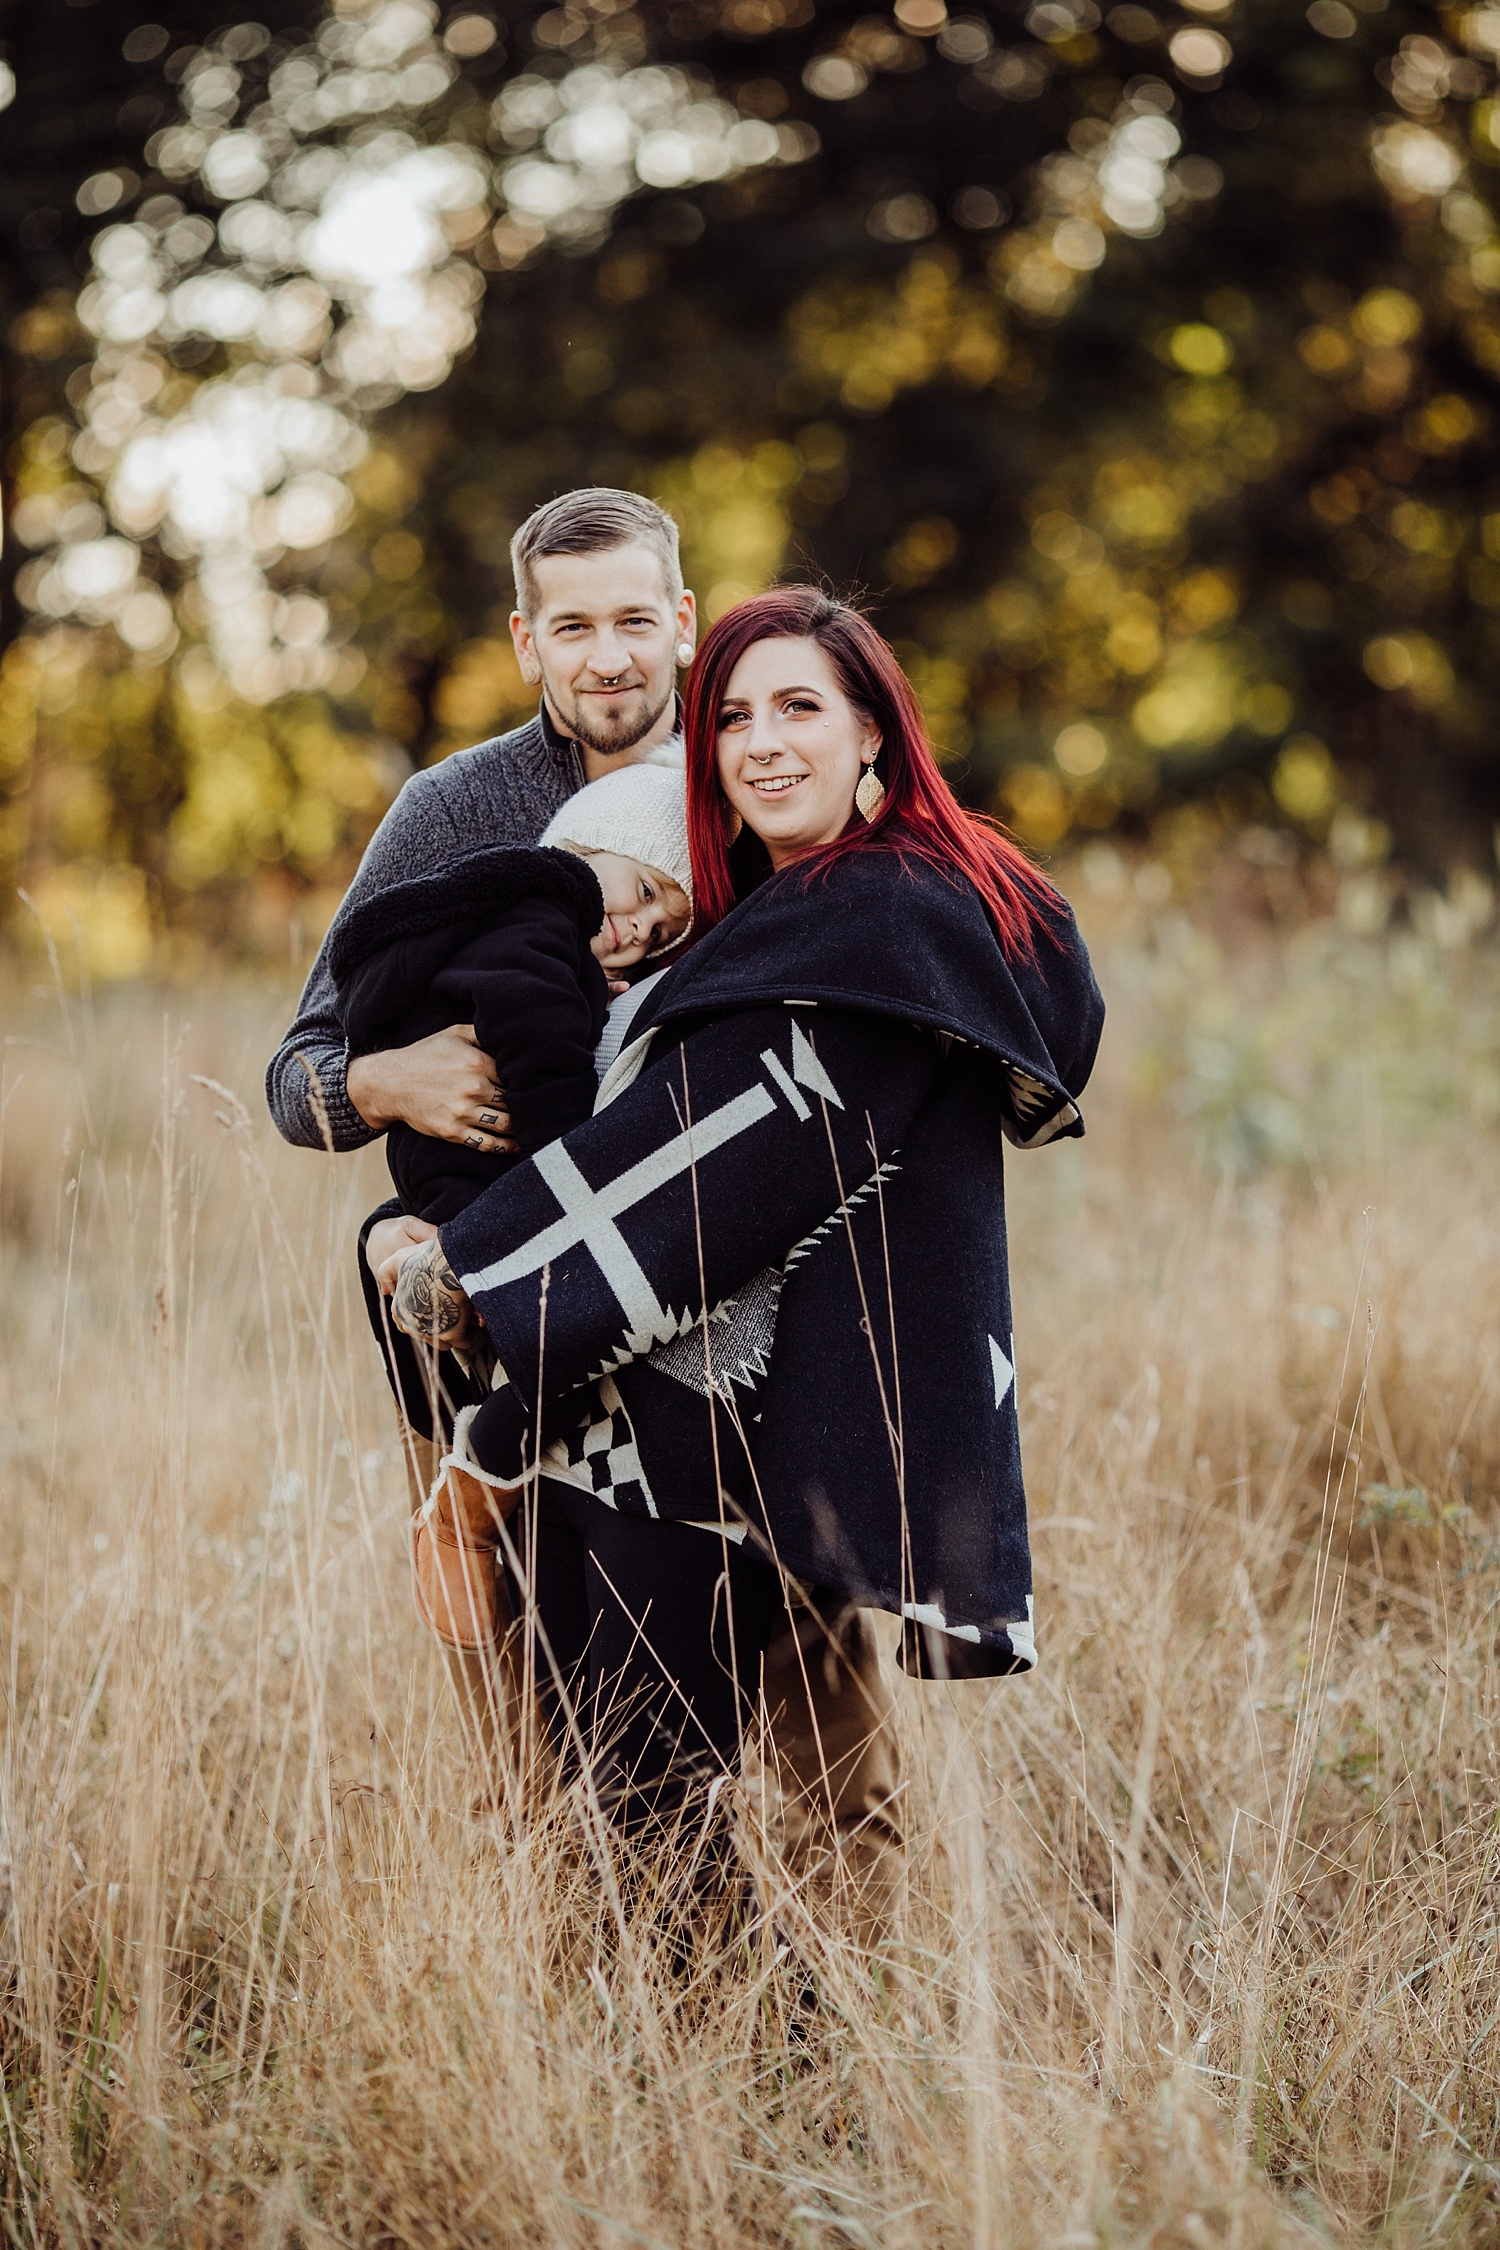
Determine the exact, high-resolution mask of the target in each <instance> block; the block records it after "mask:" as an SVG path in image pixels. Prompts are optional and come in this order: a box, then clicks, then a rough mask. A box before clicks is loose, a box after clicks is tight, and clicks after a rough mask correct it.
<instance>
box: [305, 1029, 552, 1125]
mask: <svg viewBox="0 0 1500 2250" xmlns="http://www.w3.org/2000/svg"><path fill="white" fill-rule="evenodd" d="M346 1083H347V1085H348V1089H349V1099H350V1101H351V1102H353V1104H354V1106H355V1108H356V1109H357V1110H358V1111H359V1114H360V1116H361V1117H362V1118H363V1119H364V1121H365V1123H366V1124H367V1125H369V1126H371V1127H372V1128H373V1130H374V1131H375V1132H377V1133H383V1132H384V1131H385V1128H386V1127H387V1125H394V1124H395V1123H396V1121H397V1119H398V1118H399V1119H400V1120H401V1122H402V1123H403V1124H405V1125H410V1126H411V1127H412V1128H413V1130H414V1131H416V1132H418V1133H425V1134H426V1135H427V1137H428V1139H429V1140H434V1141H452V1142H453V1143H454V1145H455V1146H456V1147H458V1148H473V1149H478V1150H479V1151H480V1153H481V1154H482V1155H484V1156H493V1155H494V1154H495V1153H496V1152H497V1151H498V1150H500V1149H509V1148H514V1147H515V1142H514V1141H512V1140H510V1139H508V1138H507V1135H508V1134H509V1132H510V1113H509V1111H508V1110H507V1108H506V1106H505V1089H504V1087H503V1086H502V1085H501V1084H500V1081H499V1080H498V1079H497V1078H496V1076H495V1065H494V1063H493V1062H492V1061H491V1060H490V1057H489V1056H488V1055H486V1054H485V1053H483V1052H482V1050H481V1049H480V1047H479V1044H478V1042H477V1041H476V1039H475V1037H474V1026H473V1025H472V1024H471V1023H459V1024H452V1025H450V1027H449V1028H448V1029H447V1030H446V1031H434V1032H433V1033H432V1034H431V1036H430V1037H429V1038H426V1039H418V1040H417V1041H416V1042H415V1043H414V1044H413V1045H412V1046H410V1047H390V1048H387V1049H386V1051H385V1053H384V1054H379V1055H358V1056H356V1057H355V1059H354V1061H353V1062H351V1063H350V1065H349V1075H348V1079H347V1081H346Z"/></svg>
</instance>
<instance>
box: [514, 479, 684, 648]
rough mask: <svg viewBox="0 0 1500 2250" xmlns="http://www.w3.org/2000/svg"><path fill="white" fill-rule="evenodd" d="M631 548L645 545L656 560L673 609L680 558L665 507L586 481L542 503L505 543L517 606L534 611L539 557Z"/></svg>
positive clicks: (524, 613)
mask: <svg viewBox="0 0 1500 2250" xmlns="http://www.w3.org/2000/svg"><path fill="white" fill-rule="evenodd" d="M633 546H642V547H649V548H650V549H651V551H652V553H653V554H655V555H656V556H658V557H659V558H660V561H661V568H662V577H663V579H664V580H665V582H666V589H667V599H668V600H669V601H670V602H671V603H672V604H673V606H674V607H675V606H676V604H677V602H678V601H679V600H680V599H681V597H682V562H681V559H680V557H679V555H678V551H677V526H676V524H675V523H674V522H673V520H672V518H671V517H670V516H669V515H668V514H667V511H666V509H665V508H658V506H657V505H656V502H655V501H654V500H647V499H645V498H644V497H643V495H642V494H640V493H639V492H622V491H620V490H618V489H617V487H615V486H614V485H609V484H590V485H585V486H583V488H582V489H581V490H580V491H578V492H564V493H561V494H559V496H558V498H557V499H556V500H548V501H546V502H545V503H544V504H543V506H541V507H540V508H538V509H537V510H536V511H535V513H534V514H532V515H529V516H528V517H527V518H526V521H525V522H524V523H523V524H522V526H521V528H520V530H519V531H518V532H517V533H516V535H515V537H514V539H512V541H511V543H510V567H511V571H512V573H513V575H514V577H515V582H516V607H517V609H518V610H519V611H520V612H521V615H522V616H523V617H525V618H530V617H532V616H533V615H534V614H535V612H536V606H537V600H538V593H537V583H536V573H535V569H534V567H533V566H534V565H535V564H536V562H537V561H538V560H539V559H540V557H541V556H543V555H599V554H603V553H605V551H606V550H607V549H608V548H610V547H633Z"/></svg>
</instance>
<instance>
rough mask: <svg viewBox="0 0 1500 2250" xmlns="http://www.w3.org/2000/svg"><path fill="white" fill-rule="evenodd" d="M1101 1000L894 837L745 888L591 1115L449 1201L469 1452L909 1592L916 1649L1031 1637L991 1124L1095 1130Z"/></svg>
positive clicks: (835, 1579)
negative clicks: (1085, 1116) (823, 867)
mask: <svg viewBox="0 0 1500 2250" xmlns="http://www.w3.org/2000/svg"><path fill="white" fill-rule="evenodd" d="M1103 1013H1104V1010H1103V1003H1102V1001H1101V999H1100V997H1099V991H1098V987H1097V986H1096V984H1095V982H1094V978H1093V974H1092V971H1091V969H1090V967H1089V962H1088V956H1087V954H1086V952H1085V950H1084V947H1083V944H1082V941H1081V940H1080V938H1079V936H1078V933H1077V930H1076V928H1075V925H1074V922H1073V918H1072V915H1071V913H1070V912H1069V910H1068V908H1067V907H1066V905H1065V904H1064V903H1063V901H1062V900H1061V899H1058V900H1057V901H1056V903H1055V906H1053V907H1052V908H1051V909H1050V910H1049V912H1048V915H1047V918H1046V922H1045V926H1044V927H1043V928H1042V929H1040V930H1039V931H1038V933H1037V936H1036V944H1035V952H1034V957H1033V958H1032V959H1031V960H1029V961H1028V960H1017V959H1012V958H1008V957H1007V956H1006V954H1005V953H1004V952H1003V951H1002V949H1001V946H1000V944H999V942H998V940H997V938H996V935H995V932H994V928H993V926H992V924H991V922H990V920H989V917H988V915H987V914H986V912H985V910H984V907H983V904H982V902H981V900H980V899H979V897H978V894H977V893H976V892H975V891H974V890H973V889H972V887H971V886H970V885H969V884H968V883H967V882H965V881H960V880H957V879H949V878H947V877H945V876H944V875H943V874H941V873H939V872H938V871H937V870H935V869H933V868H931V867H929V866H927V865H926V864H924V863H923V862H921V861H915V860H911V859H902V858H898V857H897V855H896V854H895V853H893V852H889V851H878V850H870V851H864V852H859V853H853V854H850V855H848V856H847V857H846V858H844V859H843V860H841V861H839V862H838V863H836V865H835V866H834V867H833V868H832V869H831V870H830V871H828V872H827V873H825V874H823V875H821V876H817V877H813V878H811V879H809V878H808V877H807V876H806V875H805V874H804V873H802V872H801V871H799V870H797V869H790V870H787V871H785V872H783V873H782V874H781V875H779V876H775V877H773V878H771V879H770V880H769V881H767V882H766V883H764V884H763V885H762V886H761V887H760V888H759V889H758V890H756V891H754V892H753V893H752V894H751V895H750V896H749V897H748V898H747V899H745V900H744V901H743V902H742V903H741V904H740V905H739V906H738V907H736V909H735V910H734V912H733V913H732V914H730V915H729V916H728V917H727V918H726V919H725V920H724V921H723V922H722V923H720V924H719V925H718V926H717V927H716V928H715V929H713V930H711V931H710V932H709V933H708V934H707V935H706V936H705V937H704V938H703V939H702V940H701V941H700V942H699V943H698V944H697V945H696V946H695V947H694V948H693V950H692V952H691V953H689V954H688V955H687V957H686V958H685V959H684V960H683V961H682V962H681V963H680V964H679V965H678V966H677V967H675V968H674V969H673V970H671V971H670V972H669V973H668V975H666V976H665V977H664V978H663V979H662V981H661V983H660V985H659V986H658V987H657V988H656V989H655V991H654V992H653V993H652V994H651V996H650V998H649V1000H648V1001H647V1002H646V1003H645V1005H644V1006H643V1008H642V1011H641V1014H640V1016H639V1017H638V1018H637V1022H636V1025H635V1027H633V1028H634V1030H635V1033H636V1036H635V1037H634V1038H633V1040H632V1042H631V1045H630V1046H629V1047H628V1048H627V1049H626V1050H625V1052H624V1053H623V1054H622V1055H621V1056H620V1058H619V1060H618V1061H617V1062H616V1064H615V1066H614V1068H613V1070H612V1071H611V1073H610V1075H609V1077H608V1078H606V1080H605V1084H604V1087H603V1089H602V1091H601V1096H600V1102H601V1107H600V1108H599V1109H598V1110H597V1111H596V1113H595V1115H594V1116H593V1117H592V1118H591V1119H590V1120H589V1122H588V1123H587V1124H585V1125H582V1126H580V1127H578V1128H577V1129H576V1130H575V1131H574V1132H572V1133H570V1134H568V1135H567V1136H566V1138H565V1139H563V1140H561V1141H558V1142H555V1143H553V1144H552V1146H551V1147H550V1148H546V1149H543V1150H541V1151H540V1152H539V1153H538V1154H537V1155H536V1156H535V1157H533V1158H532V1159H531V1160H530V1161H529V1162H527V1163H525V1164H523V1165H519V1166H517V1167H516V1169H515V1170H513V1171H512V1172H511V1173H510V1174H509V1175H508V1176H507V1177H506V1178H505V1179H503V1180H502V1181H500V1182H499V1183H497V1185H496V1186H495V1187H493V1188H491V1189H489V1190H487V1191H486V1193H485V1194H484V1195H483V1196H481V1197H480V1198H479V1199H478V1200H477V1201H476V1202H475V1203H473V1204H471V1205H470V1207H469V1208H468V1210H466V1211H464V1212H463V1213H461V1214H460V1215H459V1217H457V1218H455V1219H454V1220H452V1221H451V1222H450V1223H449V1224H448V1225H446V1226H445V1227H444V1228H443V1229H442V1242H443V1248H444V1251H445V1253H446V1255H447V1257H448V1259H449V1261H450V1263H451V1264H452V1266H453V1268H454V1270H455V1272H456V1273H457V1274H458V1276H459V1278H460V1280H461V1282H462V1283H463V1286H464V1288H465V1289H466V1290H467V1292H468V1294H469V1295H470V1297H471V1298H472V1299H473V1301H474V1303H475V1305H476V1306H477V1307H478V1309H479V1312H480V1314H481V1317H482V1318H483V1320H484V1323H485V1326H486V1329H487V1331H488V1335H489V1339H490V1342H491V1343H492V1345H493V1347H494V1350H495V1353H496V1356H497V1359H498V1361H499V1367H500V1370H501V1372H500V1373H498V1374H497V1378H496V1388H495V1390H494V1391H493V1392H492V1394H491V1396H490V1397H489V1398H488V1399H487V1400H486V1401H485V1403H484V1404H483V1405H482V1406H481V1407H480V1409H479V1411H478V1414H477V1416H476V1417H475V1419H474V1421H473V1423H472V1425H471V1428H470V1430H469V1433H468V1435H469V1442H470V1444H471V1445H472V1447H473V1450H474V1452H475V1454H476V1455H477V1456H478V1458H479V1459H480V1461H481V1462H482V1463H483V1464H484V1465H485V1467H486V1468H488V1469H490V1470H491V1471H492V1472H493V1473H494V1474H496V1475H499V1476H506V1477H510V1476H515V1475H518V1474H519V1473H520V1472H521V1471H522V1469H523V1467H524V1468H531V1467H533V1466H535V1465H537V1463H538V1462H539V1463H540V1468H541V1473H542V1475H543V1477H544V1478H550V1479H556V1480H558V1481H560V1482H562V1483H565V1484H571V1485H574V1486H579V1487H581V1488H582V1489H584V1490H586V1491H591V1492H593V1493H595V1494H596V1496H597V1497H598V1498H600V1499H602V1500H604V1501H605V1502H606V1503H607V1504H609V1505H611V1506H613V1507H615V1508H617V1509H619V1510H621V1511H623V1512H625V1513H629V1514H636V1515H641V1516H662V1517H670V1518H674V1519H677V1520H681V1521H690V1522H698V1523H701V1522H704V1521H705V1520H722V1521H724V1522H725V1523H727V1524H729V1525H730V1526H732V1527H738V1526H740V1525H744V1526H747V1527H748V1532H747V1533H745V1534H742V1535H746V1536H749V1537H751V1538H753V1539H755V1540H756V1541H757V1542H758V1543H760V1544H762V1545H763V1546H764V1548H765V1550H766V1551H767V1552H769V1553H770V1554H771V1555H773V1556H774V1557H775V1559H776V1560H777V1561H778V1562H779V1563H780V1564H781V1565H782V1566H783V1567H784V1568H785V1569H787V1570H788V1571H790V1572H791V1573H792V1574H793V1575H795V1576H796V1577H798V1578H800V1579H803V1580H805V1581H807V1582H809V1583H811V1584H814V1585H817V1586H821V1587H828V1588H834V1589H838V1590H840V1591H842V1592H845V1593H848V1594H850V1595H852V1596H853V1597H854V1598H855V1599H857V1600H859V1601H861V1602H864V1603H867V1604H869V1605H871V1606H874V1607H879V1608H883V1609H887V1610H890V1611H892V1612H894V1613H895V1614H897V1615H898V1616H901V1617H902V1618H903V1619H904V1620H905V1621H906V1633H905V1637H904V1655H903V1660H904V1662H905V1663H906V1665H907V1667H908V1669H910V1670H913V1671H916V1672H919V1673H923V1674H928V1675H931V1674H937V1675H939V1676H967V1675H986V1674H995V1673H1003V1672H1009V1671H1016V1670H1023V1669H1026V1668H1028V1667H1029V1666H1030V1665H1032V1664H1033V1663H1034V1662H1035V1660H1036V1654H1035V1640H1034V1632H1033V1619H1032V1600H1031V1563H1030V1551H1029V1547H1028V1543H1027V1534H1026V1504H1025V1493H1024V1488H1023V1485H1022V1478H1021V1456H1020V1444H1019V1438H1018V1431H1017V1420H1016V1386H1015V1356H1016V1355H1015V1349H1014V1344H1013V1341H1012V1330H1011V1311H1010V1290H1009V1282H1008V1277H1007V1270H1006V1233H1005V1200H1004V1159H1003V1147H1004V1143H1005V1141H1006V1140H1009V1141H1010V1142H1011V1143H1012V1144H1013V1145H1014V1146H1016V1147H1020V1148H1037V1147H1041V1146H1043V1145H1045V1144H1046V1143H1048V1142H1050V1141H1053V1140H1057V1139H1061V1138H1066V1137H1070V1136H1075V1135H1078V1134H1081V1133H1082V1131H1083V1122H1082V1118H1081V1116H1080V1114H1079V1109H1078V1096H1079V1094H1080V1093H1081V1091H1082V1089H1083V1087H1084V1084H1085V1083H1086V1081H1087V1078H1088V1075H1089V1071H1090V1068H1091V1067H1092V1064H1093V1059H1094V1054H1095V1050H1096V1048H1097V1045H1098V1040H1099V1033H1100V1029H1101V1026H1102V1022H1103Z"/></svg>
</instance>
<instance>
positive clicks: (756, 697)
mask: <svg viewBox="0 0 1500 2250" xmlns="http://www.w3.org/2000/svg"><path fill="white" fill-rule="evenodd" d="M879 747H880V736H879V733H878V732H877V730H876V728H875V726H874V724H873V722H872V721H871V720H869V719H868V718H866V717H865V715H864V713H863V712H862V711H859V710H856V708H855V706H854V705H853V704H852V703H851V702H850V701H849V698H848V696H847V695H846V694H845V693H844V691H843V689H842V687H840V685H839V679H838V674H837V673H836V672H835V671H834V669H833V666H832V664H831V663H830V662H829V660H828V658H827V657H826V656H825V655H824V653H823V651H822V649H821V648H819V646H818V644H817V642H816V641H782V640H774V641H757V642H756V643H755V645H754V647H753V648H748V649H746V651H745V653H744V655H743V656H742V657H741V658H740V660H739V662H738V664H737V665H736V666H735V668H734V671H733V673H732V674H731V675H730V680H729V686H728V689H727V691H726V693H725V696H724V700H723V702H722V703H721V704H720V706H719V722H718V761H719V784H720V787H721V788H722V789H723V791H724V795H725V797H726V798H727V800H728V802H729V804H730V806H731V807H732V809H733V810H734V811H735V812H737V813H738V814H739V815H740V818H741V819H742V820H743V821H744V823H745V826H746V827H747V828H751V829H753V830H754V832H755V834H756V835H757V836H759V838H760V839H761V841H762V843H763V844H764V845H765V847H766V850H767V851H768V852H769V853H770V855H771V865H772V866H773V867H785V866H787V865H788V864H789V862H790V861H792V860H794V859H800V858H802V856H803V855H804V853H807V852H811V851H816V850H817V848H818V846H819V845H820V844H831V843H832V842H833V840H834V838H835V837H836V836H841V835H842V834H843V832H844V830H845V829H846V828H847V827H848V825H849V816H850V814H851V813H852V812H853V810H854V792H855V790H856V788H857V787H858V786H859V777H860V774H861V772H862V771H863V768H864V763H865V761H866V760H867V759H869V758H872V757H873V756H874V754H875V752H876V751H877V750H878V749H879Z"/></svg>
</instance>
